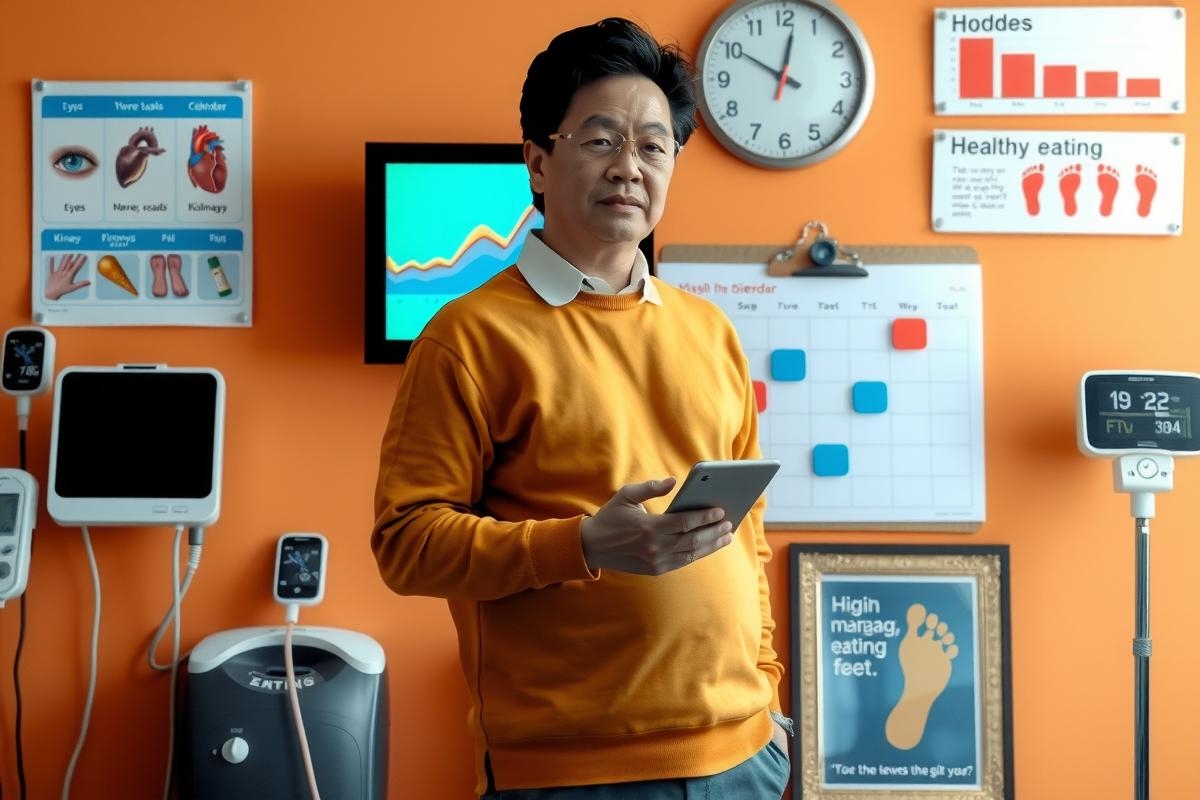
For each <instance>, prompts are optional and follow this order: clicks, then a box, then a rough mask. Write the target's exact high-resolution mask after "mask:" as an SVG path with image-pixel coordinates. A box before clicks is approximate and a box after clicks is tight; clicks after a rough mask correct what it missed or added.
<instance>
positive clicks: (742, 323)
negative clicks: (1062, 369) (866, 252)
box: [658, 248, 985, 528]
mask: <svg viewBox="0 0 1200 800" xmlns="http://www.w3.org/2000/svg"><path fill="white" fill-rule="evenodd" d="M689 249H693V248H689ZM697 249H698V248H697ZM665 255H667V254H665ZM865 266H866V267H867V270H868V276H867V277H865V278H848V277H774V276H770V275H768V274H767V268H766V265H765V261H759V262H757V263H706V262H703V261H699V260H697V261H694V262H693V261H687V262H683V261H676V262H670V261H667V260H666V259H665V258H664V261H663V263H660V264H659V266H658V276H659V278H661V279H662V280H664V281H666V282H667V283H671V284H674V285H676V286H679V287H680V288H683V289H685V290H687V291H691V292H693V293H695V294H698V295H700V296H702V297H705V298H707V299H708V300H711V301H712V302H714V303H716V304H717V305H718V306H720V307H721V308H722V309H723V310H724V311H725V313H726V314H728V315H729V318H730V319H731V320H732V321H733V324H734V326H735V327H736V328H737V331H738V335H739V336H740V338H741V341H742V347H743V348H744V349H745V352H746V356H747V358H748V359H749V362H750V373H751V377H752V379H753V381H754V392H755V399H756V401H757V404H758V410H759V438H760V441H761V443H762V449H763V454H764V456H766V457H767V458H775V459H779V461H781V462H782V464H783V466H782V468H781V469H780V471H779V474H778V475H777V476H776V478H775V480H774V482H773V483H772V484H771V486H770V488H769V489H768V491H767V510H766V522H767V523H768V524H771V525H772V526H773V527H787V526H788V525H797V526H804V527H819V526H820V525H821V524H828V525H830V526H837V527H853V526H856V525H861V526H863V527H864V528H886V527H891V526H897V527H912V526H914V525H918V526H919V525H922V524H929V525H930V526H931V527H934V526H940V525H945V524H951V525H955V526H964V525H965V526H967V527H969V528H973V527H975V526H977V525H978V524H979V523H981V522H983V520H984V516H985V494H984V451H983V346H982V345H983V315H982V297H981V294H982V292H981V289H982V287H981V279H980V269H979V265H978V264H972V263H956V264H943V263H937V264H879V265H875V266H871V265H870V264H867V265H865Z"/></svg>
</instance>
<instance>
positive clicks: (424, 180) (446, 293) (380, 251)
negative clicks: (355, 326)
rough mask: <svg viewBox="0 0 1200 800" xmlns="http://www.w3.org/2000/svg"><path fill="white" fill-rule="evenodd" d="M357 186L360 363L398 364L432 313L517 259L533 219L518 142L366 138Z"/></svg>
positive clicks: (645, 245)
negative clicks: (361, 220)
mask: <svg viewBox="0 0 1200 800" xmlns="http://www.w3.org/2000/svg"><path fill="white" fill-rule="evenodd" d="M364 182H365V188H366V213H365V223H366V230H365V236H366V242H365V248H364V250H365V255H366V283H365V286H366V297H365V304H366V305H365V313H364V321H365V339H364V347H363V353H364V361H365V362H366V363H368V364H378V363H402V362H403V361H404V360H405V359H406V358H407V357H408V351H409V347H410V345H411V344H412V341H413V340H414V339H416V338H417V336H418V335H419V334H420V333H421V330H422V329H423V328H424V327H425V323H427V322H429V320H430V319H431V318H432V317H433V315H434V314H436V313H437V311H438V309H440V308H441V307H442V306H444V305H445V304H446V303H447V302H449V301H450V300H453V299H454V298H456V297H458V296H460V295H462V294H465V293H467V292H469V291H471V290H472V289H474V288H476V287H477V286H480V285H481V284H483V283H484V282H486V281H487V280H488V279H489V278H491V277H492V276H494V275H495V274H496V273H498V272H500V271H501V270H503V269H504V268H505V267H508V266H510V265H512V264H515V263H516V261H517V258H518V257H519V256H520V254H521V248H522V247H523V246H524V244H525V240H526V238H527V237H528V236H529V232H530V231H531V230H535V229H538V228H541V227H542V222H543V220H542V215H541V213H540V212H538V211H537V210H536V209H535V208H534V207H533V195H532V194H531V192H530V189H529V173H528V171H527V170H526V167H525V161H524V157H523V155H522V148H521V145H519V144H417V143H413V144H406V143H383V142H368V143H367V145H366V175H365V181H364ZM641 247H642V251H643V252H644V253H645V254H646V258H647V260H648V262H649V263H650V265H651V268H652V269H653V264H654V261H653V258H652V255H653V245H652V241H651V239H650V237H647V239H646V240H645V241H643V242H642V243H641Z"/></svg>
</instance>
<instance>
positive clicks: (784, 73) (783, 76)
mask: <svg viewBox="0 0 1200 800" xmlns="http://www.w3.org/2000/svg"><path fill="white" fill-rule="evenodd" d="M795 38H796V32H795V31H788V38H787V45H785V46H784V48H783V69H781V70H780V71H779V84H778V85H777V86H776V87H775V100H776V101H778V100H779V99H780V98H782V97H783V85H784V84H785V83H787V79H788V67H790V66H791V65H792V41H793V40H794V39H795ZM798 85H799V84H797V86H798Z"/></svg>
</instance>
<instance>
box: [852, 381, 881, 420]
mask: <svg viewBox="0 0 1200 800" xmlns="http://www.w3.org/2000/svg"><path fill="white" fill-rule="evenodd" d="M852 396H853V398H854V410H855V411H857V412H858V413H859V414H882V413H883V412H885V411H887V384H886V383H884V382H883V381H858V382H857V383H855V384H854V388H853V391H852Z"/></svg>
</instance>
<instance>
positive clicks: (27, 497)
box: [0, 467, 38, 601]
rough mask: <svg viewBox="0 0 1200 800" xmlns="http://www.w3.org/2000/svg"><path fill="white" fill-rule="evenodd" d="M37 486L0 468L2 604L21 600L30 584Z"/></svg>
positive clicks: (25, 476) (15, 471)
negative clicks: (30, 561)
mask: <svg viewBox="0 0 1200 800" xmlns="http://www.w3.org/2000/svg"><path fill="white" fill-rule="evenodd" d="M37 503H38V484H37V480H36V479H35V478H34V477H33V476H32V475H30V474H29V473H28V472H26V471H25V470H21V469H9V468H7V467H6V468H0V601H7V600H12V599H13V598H14V597H20V596H21V594H23V593H24V591H25V584H26V582H27V581H28V580H29V551H30V548H31V547H32V543H33V529H34V527H35V526H36V525H37Z"/></svg>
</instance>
